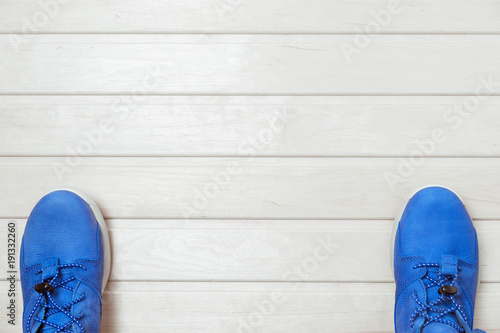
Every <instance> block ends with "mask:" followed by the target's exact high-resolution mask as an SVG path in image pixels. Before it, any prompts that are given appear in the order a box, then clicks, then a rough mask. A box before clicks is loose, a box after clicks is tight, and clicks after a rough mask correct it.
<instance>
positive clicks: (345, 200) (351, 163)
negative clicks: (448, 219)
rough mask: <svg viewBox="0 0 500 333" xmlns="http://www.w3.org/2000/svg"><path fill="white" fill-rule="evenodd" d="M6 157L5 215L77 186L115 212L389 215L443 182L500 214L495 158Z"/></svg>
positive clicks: (477, 210)
mask: <svg viewBox="0 0 500 333" xmlns="http://www.w3.org/2000/svg"><path fill="white" fill-rule="evenodd" d="M0 163H1V165H0V193H3V195H4V197H3V199H2V200H1V201H0V212H1V214H2V216H3V217H7V218H10V217H13V218H18V217H27V216H28V213H29V212H30V211H31V209H32V206H33V205H34V204H35V203H36V202H37V201H38V199H39V197H40V196H41V195H43V194H44V193H45V192H47V191H48V190H50V189H52V188H54V187H61V186H73V187H77V188H81V189H82V190H84V191H86V192H88V193H89V194H90V195H91V196H93V197H94V198H95V199H96V200H97V202H98V203H99V204H100V205H101V207H102V210H103V212H104V214H105V216H107V217H108V218H148V217H151V218H181V219H182V218H245V219H252V218H257V219H262V218H281V219H289V218H292V219H301V218H302V219H317V218H322V219H323V218H324V219H342V218H346V219H355V218H357V219H382V218H386V219H391V218H392V217H393V216H394V215H395V214H396V212H397V211H398V208H399V206H400V204H401V202H402V201H403V199H404V198H405V197H406V196H407V195H408V193H410V192H411V191H412V190H414V189H415V188H419V187H422V186H424V185H428V184H436V183H438V184H442V185H445V186H449V187H452V188H454V189H455V190H456V191H458V192H459V193H460V194H461V195H462V196H463V197H464V198H465V200H466V201H467V204H468V206H469V208H470V212H471V214H472V216H473V217H475V218H480V219H498V218H499V217H500V216H499V211H498V204H499V202H500V193H499V192H498V191H496V188H498V187H499V186H500V159H497V158H474V159H467V158H427V159H423V158H413V159H405V158H256V159H255V158H93V157H89V158H78V157H76V158H74V157H72V158H68V159H66V158H49V157H39V158H2V159H1V160H0ZM66 163H68V164H66ZM388 179H389V180H390V181H388ZM391 181H392V183H391ZM398 182H399V183H398ZM391 184H392V185H393V186H391Z"/></svg>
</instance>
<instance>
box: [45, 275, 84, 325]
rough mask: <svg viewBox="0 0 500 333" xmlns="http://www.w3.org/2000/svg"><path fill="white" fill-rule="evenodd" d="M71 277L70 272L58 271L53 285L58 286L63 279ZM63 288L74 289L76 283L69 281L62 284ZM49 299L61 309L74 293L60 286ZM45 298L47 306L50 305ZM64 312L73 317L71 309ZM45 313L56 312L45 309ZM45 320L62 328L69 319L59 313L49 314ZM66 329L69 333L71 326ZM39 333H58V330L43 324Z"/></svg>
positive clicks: (71, 298)
mask: <svg viewBox="0 0 500 333" xmlns="http://www.w3.org/2000/svg"><path fill="white" fill-rule="evenodd" d="M72 276H73V273H72V272H71V271H67V272H64V271H60V272H59V275H58V276H57V278H56V280H55V281H54V282H53V284H58V283H60V282H61V281H64V280H65V279H68V278H71V277H72ZM64 286H66V287H69V288H76V282H75V281H71V282H68V283H66V284H64ZM51 297H52V299H53V300H54V302H55V303H56V304H57V305H58V306H60V307H63V306H65V305H66V304H67V303H69V302H71V301H72V300H73V297H74V293H73V292H72V291H71V290H68V289H65V288H63V287H62V286H60V287H58V288H56V289H55V290H54V292H53V293H51ZM46 298H47V303H48V304H49V305H52V304H51V303H49V300H48V297H47V296H46ZM65 310H66V311H67V312H69V313H71V314H72V315H74V314H73V311H72V310H71V308H69V309H65ZM46 311H47V312H52V311H56V310H53V309H47V310H46ZM45 319H46V320H47V321H48V322H50V323H53V324H55V325H59V326H64V325H66V324H67V323H68V322H69V321H70V319H69V317H68V316H66V315H65V314H64V313H62V312H60V311H59V312H56V313H54V314H51V315H50V316H47V317H46V318H45ZM66 329H67V330H69V331H71V329H72V326H71V325H68V326H66ZM39 332H40V333H54V332H60V330H58V329H57V328H55V327H52V326H50V325H46V324H44V325H42V327H41V330H40V331H39Z"/></svg>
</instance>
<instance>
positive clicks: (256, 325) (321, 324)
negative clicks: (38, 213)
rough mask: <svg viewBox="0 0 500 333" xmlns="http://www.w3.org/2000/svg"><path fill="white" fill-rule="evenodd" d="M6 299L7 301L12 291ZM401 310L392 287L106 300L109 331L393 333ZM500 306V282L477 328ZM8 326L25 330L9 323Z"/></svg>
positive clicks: (140, 292)
mask: <svg viewBox="0 0 500 333" xmlns="http://www.w3.org/2000/svg"><path fill="white" fill-rule="evenodd" d="M6 284H7V283H6V282H0V287H2V289H5V287H6ZM18 287H20V286H19V285H18ZM18 290H20V289H18ZM20 296H21V295H19V297H18V302H19V301H20V300H21V297H20ZM273 300H274V301H273ZM0 302H2V304H6V302H7V298H6V295H5V293H2V294H0ZM18 304H19V303H18ZM393 305H394V285H393V284H392V283H377V284H364V283H340V284H338V283H299V284H297V283H229V282H224V283H213V282H212V283H206V282H205V283H187V282H180V283H155V282H111V283H109V284H108V287H107V291H106V292H105V295H104V299H103V311H104V313H103V324H102V332H103V333H114V332H120V333H128V332H137V331H141V330H147V331H149V332H165V331H170V332H172V331H173V332H181V331H184V332H213V333H220V332H248V331H250V332H297V333H299V332H321V333H330V332H332V331H339V330H341V331H342V332H350V333H359V332H366V333H390V332H393V331H394V330H393V319H392V318H393ZM499 306H500V285H499V284H496V283H495V284H491V283H488V284H481V286H480V288H479V293H478V298H477V304H476V311H475V318H474V323H475V325H474V326H475V327H481V328H483V329H485V330H487V332H488V333H490V332H491V333H498V332H500V330H499V329H498V324H499V321H498V317H497V316H496V313H497V309H498V307H499ZM146 313H147V316H148V317H145V314H146ZM155 318H161V320H155ZM361 319H362V320H361ZM0 329H1V330H2V332H5V333H20V332H22V330H21V327H20V326H19V325H18V326H17V327H15V328H12V327H11V326H7V324H6V321H2V322H0Z"/></svg>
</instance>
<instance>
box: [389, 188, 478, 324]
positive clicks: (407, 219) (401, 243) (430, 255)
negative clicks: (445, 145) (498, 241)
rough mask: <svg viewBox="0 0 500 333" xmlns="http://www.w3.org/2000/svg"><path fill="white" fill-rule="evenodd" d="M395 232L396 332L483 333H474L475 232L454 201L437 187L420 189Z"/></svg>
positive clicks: (403, 212) (457, 201) (468, 219)
mask: <svg viewBox="0 0 500 333" xmlns="http://www.w3.org/2000/svg"><path fill="white" fill-rule="evenodd" d="M396 226H397V229H395V231H394V236H393V240H394V241H393V245H394V247H393V249H392V251H393V254H392V259H393V268H394V277H395V280H396V305H395V308H394V324H395V330H396V332H397V333H410V332H412V333H457V332H467V333H469V332H483V331H481V330H472V327H473V326H472V325H473V320H474V304H475V299H476V290H477V285H478V271H479V260H478V244H477V236H476V229H474V226H473V224H472V220H471V218H470V217H469V214H468V213H467V210H466V209H465V206H464V204H463V203H462V201H461V200H460V198H459V197H458V195H456V194H455V193H454V192H452V191H451V190H448V189H446V188H443V187H438V186H433V187H427V188H424V189H421V190H419V191H418V192H416V193H415V194H414V195H413V196H412V197H411V198H410V199H409V200H408V202H407V204H406V206H405V207H404V210H403V211H402V212H401V215H400V217H399V218H397V219H396V224H395V227H396ZM483 333H484V332H483Z"/></svg>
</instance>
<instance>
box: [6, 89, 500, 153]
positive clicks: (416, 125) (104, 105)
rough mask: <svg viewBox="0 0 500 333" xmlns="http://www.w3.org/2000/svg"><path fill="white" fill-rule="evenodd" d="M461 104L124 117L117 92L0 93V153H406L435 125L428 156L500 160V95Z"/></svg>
mask: <svg viewBox="0 0 500 333" xmlns="http://www.w3.org/2000/svg"><path fill="white" fill-rule="evenodd" d="M466 98H467V97H456V96H439V97H438V96H434V97H432V96H418V97H410V96H364V97H360V96H356V97H351V96H336V97H331V96H330V97H328V96H319V97H311V96H268V97H261V96H219V97H208V96H149V97H148V98H147V99H145V100H144V101H142V102H141V103H137V104H136V105H135V106H134V108H133V109H131V111H129V112H126V113H124V112H113V111H114V110H113V104H114V103H115V102H116V100H117V99H119V97H116V96H0V155H7V156H44V155H45V156H77V155H80V156H89V155H90V156H246V157H248V156H253V155H255V156H315V157H316V156H353V157H359V156H373V157H376V156H411V154H412V153H414V151H415V150H418V149H420V146H421V145H422V143H423V142H429V140H432V133H433V131H435V130H437V129H440V130H442V131H443V132H445V135H446V138H445V139H444V140H443V141H442V142H440V143H439V144H436V145H435V147H434V149H427V152H426V155H427V156H490V157H498V156H500V147H499V146H498V145H497V144H496V143H497V142H499V141H500V131H498V129H497V128H498V126H497V125H498V124H500V113H499V112H498V109H499V108H500V98H499V97H489V98H485V99H484V101H482V103H481V105H480V106H478V107H477V109H476V110H475V111H474V112H470V113H469V112H465V113H463V115H462V114H461V113H460V111H457V109H456V106H457V105H459V106H460V105H461V104H462V103H464V100H465V99H466ZM463 110H465V109H463ZM104 122H109V123H110V124H111V127H110V130H109V131H103V130H102V126H101V125H102V124H103V123H104ZM91 139H93V141H92V142H93V144H92V145H91V149H83V148H84V147H83V144H84V142H88V141H89V140H91ZM253 143H257V144H258V145H259V146H261V147H262V149H250V148H251V147H252V145H253ZM79 145H80V149H78V147H79ZM426 145H428V143H427V144H426ZM424 146H425V145H424ZM145 147H147V149H145ZM428 148H432V147H431V146H429V147H428Z"/></svg>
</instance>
